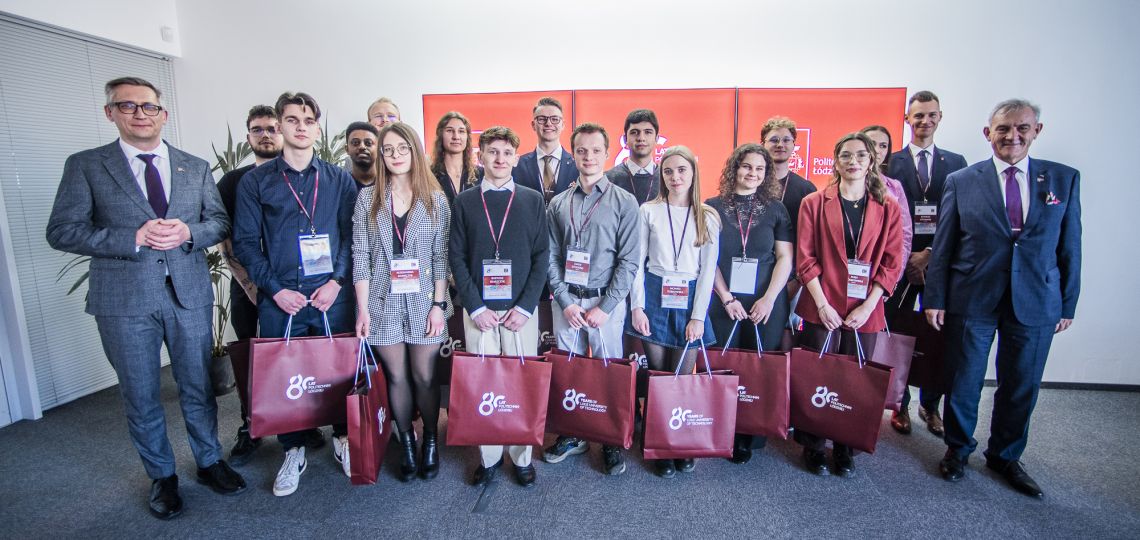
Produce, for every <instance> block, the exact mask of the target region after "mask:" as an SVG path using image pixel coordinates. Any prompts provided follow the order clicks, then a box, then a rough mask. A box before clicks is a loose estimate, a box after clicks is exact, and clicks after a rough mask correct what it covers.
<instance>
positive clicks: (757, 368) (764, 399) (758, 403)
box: [709, 325, 791, 439]
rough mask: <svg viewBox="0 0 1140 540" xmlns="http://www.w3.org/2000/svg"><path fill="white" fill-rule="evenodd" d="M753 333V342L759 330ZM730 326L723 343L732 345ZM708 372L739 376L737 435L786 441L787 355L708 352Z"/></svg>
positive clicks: (720, 350) (737, 350)
mask: <svg viewBox="0 0 1140 540" xmlns="http://www.w3.org/2000/svg"><path fill="white" fill-rule="evenodd" d="M753 329H755V330H756V343H760V331H759V329H756V327H755V326H753ZM735 332H736V325H733V327H732V332H729V334H728V339H726V340H725V343H731V342H732V335H733V334H734V333H735ZM709 365H710V366H711V369H713V370H714V371H716V370H728V371H731V372H733V373H735V374H736V375H737V376H738V377H740V385H739V386H738V387H737V400H738V403H737V408H736V432H737V433H745V434H749V435H763V436H765V437H775V438H778V439H787V438H788V425H789V424H788V393H789V391H790V389H791V388H790V386H789V371H790V360H789V358H788V353H787V352H764V351H763V347H761V350H759V351H750V350H747V349H709Z"/></svg>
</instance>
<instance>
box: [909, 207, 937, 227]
mask: <svg viewBox="0 0 1140 540" xmlns="http://www.w3.org/2000/svg"><path fill="white" fill-rule="evenodd" d="M936 230H938V205H936V204H923V203H916V204H915V205H914V234H934V232H935V231H936Z"/></svg>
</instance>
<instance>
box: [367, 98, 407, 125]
mask: <svg viewBox="0 0 1140 540" xmlns="http://www.w3.org/2000/svg"><path fill="white" fill-rule="evenodd" d="M367 116H368V123H369V124H372V125H374V126H376V129H381V128H383V127H384V126H386V125H388V124H392V123H395V122H399V121H400V108H399V107H397V106H396V103H395V102H394V101H392V100H391V98H387V97H382V98H380V99H377V100H376V101H373V102H372V104H371V105H369V106H368V114H367Z"/></svg>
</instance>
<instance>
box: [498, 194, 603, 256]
mask: <svg viewBox="0 0 1140 540" xmlns="http://www.w3.org/2000/svg"><path fill="white" fill-rule="evenodd" d="M479 197H480V198H481V199H483V214H485V215H486V216H487V228H488V229H491V240H492V241H493V242H495V260H496V261H497V260H499V241H500V240H502V239H503V229H504V228H505V227H506V226H507V216H509V215H511V204H512V203H514V202H515V191H514V190H513V189H512V190H511V198H510V199H507V211H506V212H503V222H502V223H501V224H500V225H499V235H498V236H495V226H494V225H492V224H491V211H490V210H488V209H487V196H486V195H484V193H483V189H482V188H479ZM598 200H599V201H600V200H601V199H598Z"/></svg>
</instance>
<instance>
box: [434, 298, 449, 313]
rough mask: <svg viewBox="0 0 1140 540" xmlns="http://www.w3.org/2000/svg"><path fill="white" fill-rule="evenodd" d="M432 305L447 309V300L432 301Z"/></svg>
mask: <svg viewBox="0 0 1140 540" xmlns="http://www.w3.org/2000/svg"><path fill="white" fill-rule="evenodd" d="M431 305H432V306H433V307H437V308H439V309H442V310H444V311H447V300H443V301H442V302H432V303H431Z"/></svg>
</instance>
